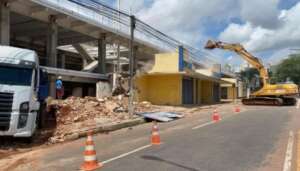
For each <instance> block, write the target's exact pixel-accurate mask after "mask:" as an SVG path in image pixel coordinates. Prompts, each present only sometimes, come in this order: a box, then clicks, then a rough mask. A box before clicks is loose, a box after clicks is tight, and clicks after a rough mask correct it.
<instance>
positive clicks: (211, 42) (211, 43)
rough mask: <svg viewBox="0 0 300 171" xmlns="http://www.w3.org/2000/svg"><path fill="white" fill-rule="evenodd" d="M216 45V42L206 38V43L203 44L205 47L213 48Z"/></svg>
mask: <svg viewBox="0 0 300 171" xmlns="http://www.w3.org/2000/svg"><path fill="white" fill-rule="evenodd" d="M216 47H217V44H216V42H214V41H212V40H208V41H207V43H206V45H205V47H204V48H205V49H214V48H216Z"/></svg>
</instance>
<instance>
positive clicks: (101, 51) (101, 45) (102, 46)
mask: <svg viewBox="0 0 300 171" xmlns="http://www.w3.org/2000/svg"><path fill="white" fill-rule="evenodd" d="M105 65H106V42H105V34H101V36H100V38H99V39H98V68H99V73H100V74H106V66H105Z"/></svg>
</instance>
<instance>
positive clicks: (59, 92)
mask: <svg viewBox="0 0 300 171" xmlns="http://www.w3.org/2000/svg"><path fill="white" fill-rule="evenodd" d="M55 86H56V98H57V99H62V97H63V95H64V87H63V83H62V77H61V76H58V77H57V80H56V82H55Z"/></svg>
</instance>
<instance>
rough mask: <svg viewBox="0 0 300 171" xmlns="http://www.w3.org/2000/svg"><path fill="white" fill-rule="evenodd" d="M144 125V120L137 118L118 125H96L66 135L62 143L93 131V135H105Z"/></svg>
mask: <svg viewBox="0 0 300 171" xmlns="http://www.w3.org/2000/svg"><path fill="white" fill-rule="evenodd" d="M143 123H146V121H145V120H144V118H137V119H133V120H125V121H122V122H119V123H112V124H105V125H102V124H101V125H96V126H95V127H92V128H85V129H83V130H81V131H80V132H73V133H71V134H68V135H66V136H65V137H64V141H73V140H76V139H79V138H82V137H86V134H87V132H89V131H93V133H94V134H96V133H105V132H111V131H116V130H119V129H122V128H128V127H132V126H136V125H140V124H143Z"/></svg>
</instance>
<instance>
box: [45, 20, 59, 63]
mask: <svg viewBox="0 0 300 171" xmlns="http://www.w3.org/2000/svg"><path fill="white" fill-rule="evenodd" d="M57 39H58V26H57V23H56V18H55V16H52V15H51V16H49V26H48V32H47V65H48V66H50V67H57V50H56V47H57Z"/></svg>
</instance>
